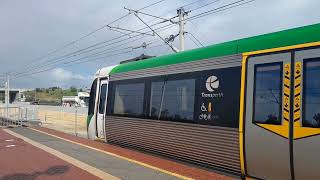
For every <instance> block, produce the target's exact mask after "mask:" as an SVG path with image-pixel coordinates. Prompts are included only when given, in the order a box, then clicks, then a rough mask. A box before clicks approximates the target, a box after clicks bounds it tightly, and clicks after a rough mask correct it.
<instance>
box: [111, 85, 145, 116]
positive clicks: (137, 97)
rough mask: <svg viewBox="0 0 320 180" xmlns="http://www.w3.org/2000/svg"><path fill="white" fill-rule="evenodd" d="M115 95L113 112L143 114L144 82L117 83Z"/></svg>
mask: <svg viewBox="0 0 320 180" xmlns="http://www.w3.org/2000/svg"><path fill="white" fill-rule="evenodd" d="M114 96H115V97H114V103H113V114H116V115H124V116H136V117H137V116H142V115H143V100H144V83H132V84H117V85H116V87H115V92H114Z"/></svg>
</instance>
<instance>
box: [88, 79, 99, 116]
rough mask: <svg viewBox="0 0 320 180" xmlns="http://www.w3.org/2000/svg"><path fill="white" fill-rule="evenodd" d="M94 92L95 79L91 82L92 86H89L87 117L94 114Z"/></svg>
mask: <svg viewBox="0 0 320 180" xmlns="http://www.w3.org/2000/svg"><path fill="white" fill-rule="evenodd" d="M96 92H97V79H95V80H94V81H93V83H92V86H91V90H90V99H89V108H88V115H93V114H94V107H95V99H96Z"/></svg>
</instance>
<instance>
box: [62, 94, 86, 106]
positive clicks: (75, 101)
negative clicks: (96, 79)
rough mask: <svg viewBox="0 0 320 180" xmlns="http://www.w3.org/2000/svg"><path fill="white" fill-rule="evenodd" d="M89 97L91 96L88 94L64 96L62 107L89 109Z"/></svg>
mask: <svg viewBox="0 0 320 180" xmlns="http://www.w3.org/2000/svg"><path fill="white" fill-rule="evenodd" d="M89 97H90V95H89V93H88V92H78V95H77V96H63V97H62V106H69V107H71V106H80V107H88V104H89Z"/></svg>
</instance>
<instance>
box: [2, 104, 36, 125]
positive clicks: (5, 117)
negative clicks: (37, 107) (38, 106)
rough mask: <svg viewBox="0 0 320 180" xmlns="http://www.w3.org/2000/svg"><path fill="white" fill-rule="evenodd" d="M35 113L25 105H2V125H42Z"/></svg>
mask: <svg viewBox="0 0 320 180" xmlns="http://www.w3.org/2000/svg"><path fill="white" fill-rule="evenodd" d="M34 115H35V113H34V111H32V110H31V111H30V110H29V111H28V109H27V108H25V107H0V126H2V127H16V126H31V125H40V124H41V122H40V121H39V120H38V119H37V118H36V117H35V116H34Z"/></svg>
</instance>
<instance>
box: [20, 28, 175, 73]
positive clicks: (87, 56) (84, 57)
mask: <svg viewBox="0 0 320 180" xmlns="http://www.w3.org/2000/svg"><path fill="white" fill-rule="evenodd" d="M164 27H166V28H164ZM172 27H173V25H172V24H171V25H166V26H162V28H163V29H162V31H163V30H166V29H169V28H172ZM137 36H139V35H137ZM133 41H135V40H133ZM130 52H131V51H130ZM100 53H101V52H100ZM104 54H106V53H104ZM96 55H98V54H97V53H96V54H91V55H89V56H86V57H82V58H79V59H77V60H82V59H85V58H89V57H91V56H96ZM100 55H101V54H100ZM106 57H108V56H106ZM106 57H104V58H106ZM71 61H73V62H74V61H75V60H71ZM89 61H90V60H88V61H85V62H89ZM69 62H70V61H69ZM63 64H69V63H68V62H67V63H66V62H65V63H63ZM41 68H47V67H45V66H42V67H38V68H35V69H33V70H32V71H25V72H21V73H18V74H16V75H15V76H16V77H23V76H28V75H29V74H33V72H34V71H35V70H38V71H39V69H41ZM54 68H55V67H54ZM54 68H47V69H48V70H52V69H54ZM44 71H45V70H44ZM44 71H42V70H41V71H40V72H44Z"/></svg>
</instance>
